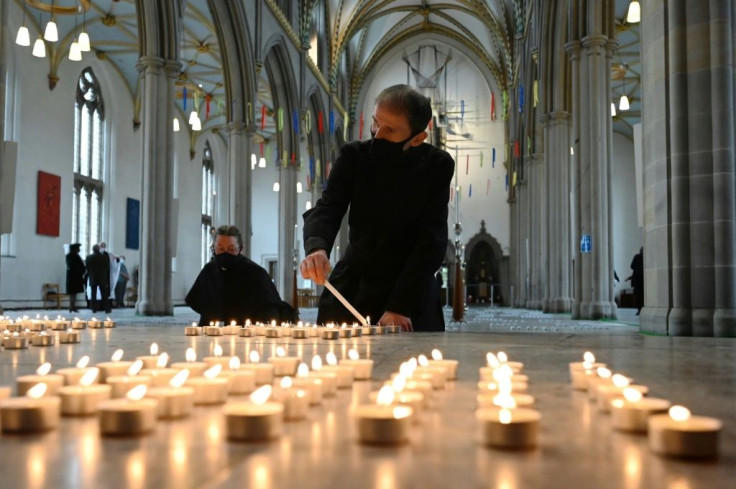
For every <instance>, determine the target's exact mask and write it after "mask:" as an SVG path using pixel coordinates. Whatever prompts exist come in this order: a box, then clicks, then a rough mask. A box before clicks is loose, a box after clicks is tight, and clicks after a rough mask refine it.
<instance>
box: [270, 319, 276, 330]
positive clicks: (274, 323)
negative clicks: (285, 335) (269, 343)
mask: <svg viewBox="0 0 736 489" xmlns="http://www.w3.org/2000/svg"><path fill="white" fill-rule="evenodd" d="M271 327H272V328H275V327H276V320H275V319H272V320H271Z"/></svg>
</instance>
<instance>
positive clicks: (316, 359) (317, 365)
mask: <svg viewBox="0 0 736 489" xmlns="http://www.w3.org/2000/svg"><path fill="white" fill-rule="evenodd" d="M321 368H322V357H320V356H319V355H315V356H313V357H312V370H314V371H315V372H316V371H317V370H320V369H321Z"/></svg>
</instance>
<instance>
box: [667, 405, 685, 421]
mask: <svg viewBox="0 0 736 489" xmlns="http://www.w3.org/2000/svg"><path fill="white" fill-rule="evenodd" d="M669 413H670V418H672V419H673V420H675V421H678V422H683V421H687V420H688V419H690V410H689V409H688V408H686V407H685V406H672V407H671V408H670V411H669Z"/></svg>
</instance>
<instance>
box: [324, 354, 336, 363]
mask: <svg viewBox="0 0 736 489" xmlns="http://www.w3.org/2000/svg"><path fill="white" fill-rule="evenodd" d="M325 360H327V365H332V366H335V365H337V356H335V353H334V352H327V355H325Z"/></svg>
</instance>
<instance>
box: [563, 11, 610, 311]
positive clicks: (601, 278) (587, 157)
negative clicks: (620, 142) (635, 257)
mask: <svg viewBox="0 0 736 489" xmlns="http://www.w3.org/2000/svg"><path fill="white" fill-rule="evenodd" d="M589 8H590V9H591V12H589V17H590V19H589V22H590V23H591V24H595V21H596V15H595V14H596V13H598V14H600V12H594V10H595V9H594V6H592V5H589ZM597 21H598V22H600V20H599V19H598V20H597ZM592 30H594V31H596V29H592ZM614 46H615V45H614V44H613V43H612V42H611V41H610V39H609V37H608V36H606V35H604V34H590V35H587V36H585V37H584V38H583V39H582V56H581V61H580V68H579V71H578V75H579V77H580V78H579V81H580V98H579V102H580V103H579V107H577V109H576V111H577V114H576V115H577V116H578V117H579V121H580V125H579V131H580V132H579V138H580V157H579V159H578V160H577V168H576V172H577V173H578V175H577V177H576V178H577V187H576V189H575V191H576V195H577V199H579V202H578V203H577V209H576V212H577V215H576V219H575V220H576V223H577V227H578V229H577V231H578V232H577V235H578V237H582V236H583V235H589V236H590V237H591V243H592V251H591V252H590V253H584V254H583V253H580V251H578V252H577V259H576V269H575V282H576V289H577V286H579V287H580V289H579V292H580V295H576V297H575V301H576V302H578V304H577V305H576V307H575V310H574V313H575V314H574V315H573V317H575V318H580V319H599V318H615V317H616V304H615V303H614V302H613V281H612V280H611V277H612V276H613V264H612V257H611V253H612V249H611V246H612V244H611V178H610V173H611V148H610V141H611V117H610V103H611V102H610V77H611V76H610V75H611V60H610V55H611V50H612V48H613V47H614ZM573 76H575V75H573ZM576 292H578V290H576Z"/></svg>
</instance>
